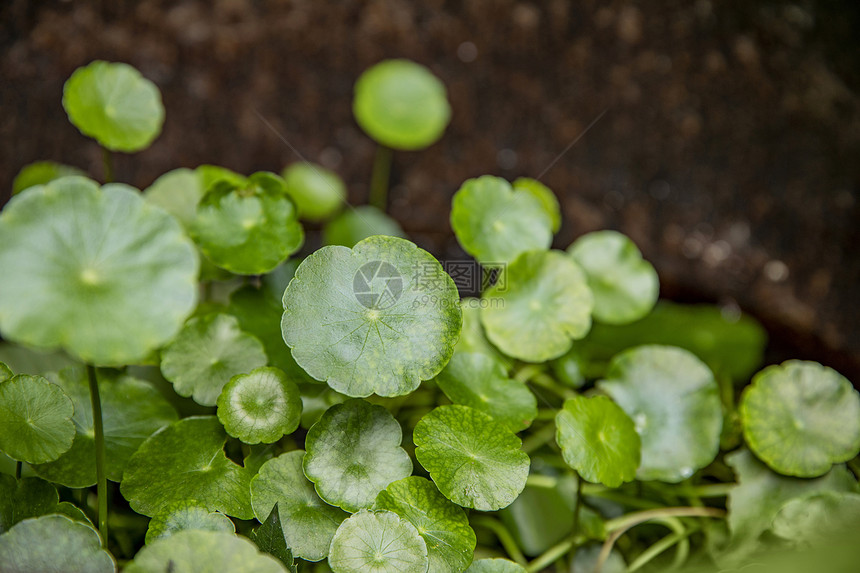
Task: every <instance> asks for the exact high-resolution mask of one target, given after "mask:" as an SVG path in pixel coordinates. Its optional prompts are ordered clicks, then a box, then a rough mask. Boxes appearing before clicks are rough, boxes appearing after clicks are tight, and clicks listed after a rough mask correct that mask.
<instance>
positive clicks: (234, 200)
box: [190, 171, 305, 275]
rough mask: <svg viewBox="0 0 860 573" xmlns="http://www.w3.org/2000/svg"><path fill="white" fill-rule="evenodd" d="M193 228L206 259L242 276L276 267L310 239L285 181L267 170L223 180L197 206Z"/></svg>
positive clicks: (194, 235)
mask: <svg viewBox="0 0 860 573" xmlns="http://www.w3.org/2000/svg"><path fill="white" fill-rule="evenodd" d="M190 231H191V236H192V237H193V238H194V241H195V242H196V243H197V244H198V245H199V246H200V250H201V251H203V254H204V255H206V258H208V259H209V260H210V261H212V262H213V263H215V264H216V265H217V266H219V267H221V268H223V269H227V270H228V271H230V272H232V273H236V274H240V275H258V274H262V273H267V272H269V271H271V270H272V269H274V268H275V267H277V266H278V265H279V264H281V263H282V262H284V261H285V260H287V257H289V256H290V255H291V254H293V253H294V252H296V251H297V250H298V249H299V247H301V246H302V243H303V242H304V240H305V233H304V230H303V229H302V226H301V224H300V223H299V222H298V216H297V212H296V206H295V204H294V203H293V201H292V199H290V197H289V196H288V195H287V190H286V185H285V184H284V180H283V179H281V178H280V177H278V176H277V175H275V174H274V173H267V172H262V171H261V172H259V173H254V174H253V175H251V176H250V177H248V181H247V183H245V184H244V185H234V184H231V183H230V182H228V181H226V180H220V181H217V182H216V183H215V184H214V185H213V186H212V187H211V188H210V189H209V190H208V191H207V193H206V195H205V196H204V197H203V199H201V201H200V203H199V204H198V205H197V217H196V218H195V219H194V222H193V223H192V224H191V228H190Z"/></svg>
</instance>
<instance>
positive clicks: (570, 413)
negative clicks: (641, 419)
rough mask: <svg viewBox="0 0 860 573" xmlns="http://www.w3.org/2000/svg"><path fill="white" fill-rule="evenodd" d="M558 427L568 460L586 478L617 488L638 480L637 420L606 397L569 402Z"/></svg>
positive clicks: (557, 437)
mask: <svg viewBox="0 0 860 573" xmlns="http://www.w3.org/2000/svg"><path fill="white" fill-rule="evenodd" d="M555 426H556V442H558V445H559V447H560V448H561V453H562V456H563V457H564V461H565V462H567V464H568V465H569V466H570V467H572V468H573V469H575V470H576V471H577V472H578V473H579V475H580V476H581V477H582V478H584V479H586V480H588V481H590V482H598V483H602V484H603V485H605V486H606V487H610V488H616V487H618V486H620V485H621V484H622V483H624V482H626V481H633V479H634V478H635V477H636V468H638V467H639V459H640V448H641V442H640V439H639V434H637V433H636V428H635V426H634V425H633V420H631V419H630V417H629V416H627V414H625V413H624V410H622V409H621V408H620V407H619V406H618V405H616V404H615V403H614V402H613V401H612V400H610V399H609V398H607V397H606V396H595V397H593V398H585V397H583V396H578V397H575V398H570V399H568V400H566V401H565V402H564V407H563V408H562V409H561V410H559V412H558V414H556V417H555Z"/></svg>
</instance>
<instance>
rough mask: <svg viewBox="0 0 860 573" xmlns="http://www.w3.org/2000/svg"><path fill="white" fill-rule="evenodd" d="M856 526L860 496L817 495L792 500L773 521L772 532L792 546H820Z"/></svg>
mask: <svg viewBox="0 0 860 573" xmlns="http://www.w3.org/2000/svg"><path fill="white" fill-rule="evenodd" d="M858 523H860V495H858V494H856V493H844V492H839V493H837V492H819V493H814V494H811V495H807V496H805V497H799V498H795V499H792V500H791V501H789V502H788V503H786V504H785V505H783V506H782V509H780V510H779V513H777V514H776V517H774V518H773V532H774V533H775V534H776V535H778V536H779V537H782V538H783V539H787V540H789V541H791V542H793V543H795V544H796V545H801V546H809V547H815V546H822V545H823V544H825V543H827V542H828V541H832V540H833V539H838V538H839V536H841V535H845V532H848V531H856V529H857V524H858Z"/></svg>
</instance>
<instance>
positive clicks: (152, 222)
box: [0, 177, 198, 366]
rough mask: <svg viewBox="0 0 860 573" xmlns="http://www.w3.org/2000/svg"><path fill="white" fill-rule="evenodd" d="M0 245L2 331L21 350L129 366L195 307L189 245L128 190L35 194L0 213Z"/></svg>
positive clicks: (55, 189) (76, 186)
mask: <svg viewBox="0 0 860 573" xmlns="http://www.w3.org/2000/svg"><path fill="white" fill-rule="evenodd" d="M0 244H2V245H3V249H2V250H0V332H2V334H3V336H4V337H5V338H7V339H9V340H13V341H16V342H19V343H22V344H30V345H34V346H40V347H44V348H57V347H62V348H64V349H65V350H67V351H68V352H70V353H71V354H74V355H76V356H77V357H79V358H80V359H82V360H83V361H86V362H89V363H94V364H97V365H102V366H121V365H126V364H133V363H137V362H140V361H142V360H144V359H145V358H146V357H147V356H148V355H149V354H150V353H151V352H152V351H153V350H155V349H156V348H158V347H159V346H161V345H163V344H164V343H166V342H167V341H168V340H170V339H171V338H173V336H175V334H176V333H177V332H178V330H179V328H180V327H181V325H182V323H183V322H184V321H185V319H186V317H187V316H188V315H189V314H190V313H191V311H192V310H193V309H194V307H195V305H196V302H197V269H198V259H197V254H196V253H195V250H194V246H193V245H192V244H191V242H190V241H189V240H188V239H187V238H186V237H185V235H184V234H183V232H182V228H181V226H180V225H179V223H177V222H176V220H175V219H174V218H173V217H171V216H170V215H168V214H167V213H165V212H164V211H162V210H161V209H158V208H157V207H154V206H152V205H149V204H147V203H146V202H144V200H143V199H142V198H141V197H140V194H139V193H138V192H137V191H136V190H134V189H132V188H131V187H128V186H126V185H119V184H111V185H105V186H104V187H102V188H99V186H98V185H97V184H96V183H95V182H94V181H90V180H89V179H85V178H83V177H63V178H61V179H57V180H55V181H52V182H51V183H48V184H47V185H43V186H39V187H33V188H31V189H30V190H28V191H27V193H22V194H20V195H16V196H15V197H13V198H12V200H11V201H9V203H8V204H7V205H6V207H5V208H4V209H3V211H2V213H0ZM144 278H145V280H143V279H144Z"/></svg>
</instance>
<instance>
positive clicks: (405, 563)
mask: <svg viewBox="0 0 860 573" xmlns="http://www.w3.org/2000/svg"><path fill="white" fill-rule="evenodd" d="M328 561H329V565H330V566H331V569H332V571H334V573H389V572H391V571H398V572H400V573H426V572H427V567H428V563H429V562H428V558H427V544H426V543H425V542H424V538H422V537H421V535H419V533H418V530H417V529H415V526H413V525H412V524H411V523H409V521H407V520H406V519H402V518H400V517H398V515H397V514H396V513H393V512H391V511H385V510H380V511H367V510H362V511H359V512H358V513H356V514H355V515H353V516H352V517H350V518H349V519H347V520H345V521H344V522H343V523H341V525H340V527H339V528H338V529H337V533H335V535H334V538H333V539H332V541H331V553H330V554H329V558H328Z"/></svg>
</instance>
